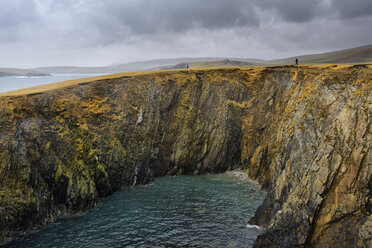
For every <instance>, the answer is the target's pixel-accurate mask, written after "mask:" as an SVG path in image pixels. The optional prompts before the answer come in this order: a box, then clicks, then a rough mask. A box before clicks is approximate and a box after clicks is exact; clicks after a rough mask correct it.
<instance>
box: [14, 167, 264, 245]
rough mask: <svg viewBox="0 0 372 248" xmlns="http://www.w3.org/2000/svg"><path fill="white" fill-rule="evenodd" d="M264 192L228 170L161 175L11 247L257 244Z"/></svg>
mask: <svg viewBox="0 0 372 248" xmlns="http://www.w3.org/2000/svg"><path fill="white" fill-rule="evenodd" d="M264 195H265V193H264V192H263V191H261V190H259V189H258V188H257V187H256V186H254V185H253V184H250V183H247V182H245V181H242V180H239V179H237V178H235V177H233V176H231V175H227V174H219V175H206V176H180V177H165V178H160V179H157V180H155V182H154V183H153V184H150V185H146V186H138V187H135V188H133V189H131V190H127V191H123V192H119V193H115V194H113V195H111V196H110V197H108V198H106V199H104V200H102V201H101V203H100V204H98V206H97V207H96V208H94V209H91V210H89V211H87V212H86V213H85V214H84V215H82V216H75V217H70V218H68V219H63V220H59V221H57V222H55V223H53V224H51V225H49V226H48V227H47V228H45V229H44V230H43V231H41V232H39V233H36V234H33V235H30V236H28V237H26V238H24V240H22V241H18V242H14V243H12V244H10V245H9V246H7V247H12V248H14V247H245V248H246V247H251V246H252V245H253V243H254V240H255V238H256V237H257V235H258V234H259V233H260V232H262V230H260V229H259V228H257V227H255V226H253V227H252V226H249V225H248V226H247V222H248V220H249V218H250V217H251V216H252V215H253V214H254V212H255V210H256V209H257V207H258V206H259V205H260V204H261V203H262V201H263V198H264Z"/></svg>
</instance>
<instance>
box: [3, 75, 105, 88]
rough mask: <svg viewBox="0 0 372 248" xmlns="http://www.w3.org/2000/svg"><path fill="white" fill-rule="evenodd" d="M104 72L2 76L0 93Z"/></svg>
mask: <svg viewBox="0 0 372 248" xmlns="http://www.w3.org/2000/svg"><path fill="white" fill-rule="evenodd" d="M99 75H103V74H54V75H52V76H46V77H26V76H16V77H0V93H1V92H6V91H11V90H19V89H23V88H29V87H33V86H37V85H41V84H48V83H55V82H60V81H65V80H71V79H77V78H85V77H94V76H99Z"/></svg>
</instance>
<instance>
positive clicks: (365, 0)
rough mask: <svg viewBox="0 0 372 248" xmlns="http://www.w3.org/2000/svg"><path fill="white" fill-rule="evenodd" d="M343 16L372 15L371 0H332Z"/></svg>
mask: <svg viewBox="0 0 372 248" xmlns="http://www.w3.org/2000/svg"><path fill="white" fill-rule="evenodd" d="M332 7H334V8H335V9H336V10H337V11H338V13H339V15H340V17H341V18H355V17H362V16H368V15H372V1H371V0H332Z"/></svg>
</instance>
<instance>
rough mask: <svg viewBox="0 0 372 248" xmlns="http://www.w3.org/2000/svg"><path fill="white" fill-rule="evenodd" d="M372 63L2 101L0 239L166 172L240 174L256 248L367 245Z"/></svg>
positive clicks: (84, 88) (106, 82) (137, 78)
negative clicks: (256, 231)
mask: <svg viewBox="0 0 372 248" xmlns="http://www.w3.org/2000/svg"><path fill="white" fill-rule="evenodd" d="M371 114H372V65H355V66H316V67H314V66H301V67H292V66H283V67H268V68H245V69H213V70H212V69H210V70H183V71H182V70H180V71H164V72H143V73H132V74H117V75H113V76H107V77H100V78H93V79H89V80H77V81H72V82H66V83H62V84H54V85H48V86H43V87H36V88H33V89H28V90H24V91H16V92H10V93H6V94H2V96H1V97H0V178H1V180H0V240H2V241H4V240H8V239H10V238H12V237H15V236H18V235H21V234H23V233H24V232H25V231H29V230H32V229H34V228H38V227H40V226H43V225H45V224H47V223H49V222H51V221H53V220H54V219H55V218H56V217H58V216H61V215H64V214H66V213H75V212H79V211H83V210H85V209H87V208H90V207H93V206H94V205H95V204H96V202H97V201H98V200H99V199H100V198H102V197H104V196H106V195H108V194H110V193H112V192H114V191H117V190H120V189H125V188H128V187H132V186H133V185H136V184H145V183H148V182H151V181H152V180H153V179H154V178H156V177H160V176H163V175H176V174H200V173H214V172H222V171H226V170H230V169H235V168H241V169H245V170H247V171H248V173H249V175H250V177H251V178H253V179H257V180H258V181H259V182H260V184H261V185H262V186H263V187H264V188H266V189H267V191H268V194H267V197H266V199H265V201H264V203H263V205H262V206H261V207H260V208H259V209H258V210H257V212H256V215H255V217H254V218H252V219H251V223H254V224H259V225H262V226H264V227H265V228H266V232H265V233H264V234H263V235H261V236H259V237H258V239H257V241H256V244H255V245H256V247H290V246H300V247H328V246H339V247H350V246H359V247H368V246H369V247H371V245H372V244H371V237H372V218H371V210H372V209H371V207H372V202H371V190H372V180H371V174H372V166H371V163H372V150H371V144H372V143H371V139H372V132H371Z"/></svg>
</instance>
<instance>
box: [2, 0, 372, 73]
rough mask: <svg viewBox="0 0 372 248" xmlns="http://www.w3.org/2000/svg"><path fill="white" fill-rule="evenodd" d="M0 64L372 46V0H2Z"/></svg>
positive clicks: (267, 54) (97, 62)
mask: <svg viewBox="0 0 372 248" xmlns="http://www.w3.org/2000/svg"><path fill="white" fill-rule="evenodd" d="M0 3H1V6H2V8H1V9H0V67H25V68H27V67H37V66H48V65H80V66H102V65H108V64H113V63H124V62H130V61H138V60H149V59H157V58H171V57H172V58H174V57H203V56H208V57H212V56H216V57H246V58H262V59H270V58H278V57H286V56H293V55H298V54H306V53H319V52H326V51H330V50H338V49H344V48H350V47H356V46H361V45H368V44H372V32H371V23H372V1H371V0H312V1H309V0H182V1H181V0H105V1H102V0H0Z"/></svg>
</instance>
